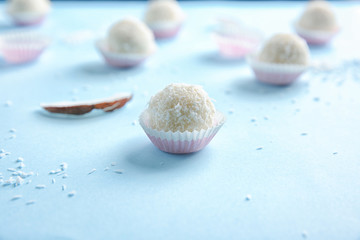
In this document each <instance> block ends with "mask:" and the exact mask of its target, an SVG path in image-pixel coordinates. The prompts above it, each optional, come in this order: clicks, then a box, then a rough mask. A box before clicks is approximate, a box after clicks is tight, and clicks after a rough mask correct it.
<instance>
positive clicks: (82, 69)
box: [74, 60, 145, 79]
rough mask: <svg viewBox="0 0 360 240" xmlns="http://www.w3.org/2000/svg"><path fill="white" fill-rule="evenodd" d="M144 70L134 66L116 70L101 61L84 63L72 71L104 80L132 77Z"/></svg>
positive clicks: (141, 66) (140, 66) (141, 67)
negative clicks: (107, 78)
mask: <svg viewBox="0 0 360 240" xmlns="http://www.w3.org/2000/svg"><path fill="white" fill-rule="evenodd" d="M144 70H145V67H144V66H143V65H139V66H135V67H132V68H116V67H112V66H109V65H107V64H106V63H104V62H103V61H100V60H99V61H92V62H86V63H83V64H81V65H77V66H76V67H75V69H74V71H75V74H79V75H81V76H85V77H88V78H89V77H91V78H94V77H95V78H99V77H101V79H106V77H111V79H113V78H114V77H116V78H117V79H119V78H120V79H121V78H126V77H132V76H134V75H137V74H139V73H142V72H143V71H144Z"/></svg>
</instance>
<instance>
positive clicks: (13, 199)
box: [11, 195, 23, 201]
mask: <svg viewBox="0 0 360 240" xmlns="http://www.w3.org/2000/svg"><path fill="white" fill-rule="evenodd" d="M22 197H23V196H22V195H15V196H13V197H12V198H11V201H15V200H18V199H20V198H22Z"/></svg>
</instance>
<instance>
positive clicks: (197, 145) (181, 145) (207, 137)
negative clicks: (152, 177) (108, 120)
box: [139, 112, 225, 154]
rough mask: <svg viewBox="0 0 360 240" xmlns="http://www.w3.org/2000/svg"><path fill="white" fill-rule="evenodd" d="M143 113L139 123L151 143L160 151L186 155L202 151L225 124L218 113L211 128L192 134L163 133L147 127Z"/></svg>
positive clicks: (222, 117)
mask: <svg viewBox="0 0 360 240" xmlns="http://www.w3.org/2000/svg"><path fill="white" fill-rule="evenodd" d="M146 118H147V117H146V114H145V112H144V113H143V114H141V116H140V119H139V122H140V125H141V127H142V128H143V129H144V131H145V133H146V135H147V136H148V137H149V139H150V140H151V142H152V143H153V144H154V145H155V146H156V147H157V148H159V149H160V150H161V151H164V152H168V153H174V154H186V153H192V152H197V151H200V150H201V149H203V148H204V147H205V146H206V145H208V144H209V142H210V141H211V140H212V139H213V137H214V136H215V135H216V133H217V132H218V131H219V130H220V128H221V127H222V125H223V124H224V123H225V117H224V116H223V114H221V113H220V112H217V114H216V122H217V123H216V124H215V126H213V127H212V128H209V129H206V130H201V131H192V132H188V131H186V132H183V133H182V132H171V131H168V132H164V131H158V130H156V129H152V128H150V127H149V126H148V123H147V119H146Z"/></svg>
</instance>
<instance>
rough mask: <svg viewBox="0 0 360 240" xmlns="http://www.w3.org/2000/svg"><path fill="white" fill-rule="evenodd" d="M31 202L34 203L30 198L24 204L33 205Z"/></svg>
mask: <svg viewBox="0 0 360 240" xmlns="http://www.w3.org/2000/svg"><path fill="white" fill-rule="evenodd" d="M33 204H35V200H30V201H28V202H26V205H33Z"/></svg>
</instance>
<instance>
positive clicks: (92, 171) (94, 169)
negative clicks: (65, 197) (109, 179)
mask: <svg viewBox="0 0 360 240" xmlns="http://www.w3.org/2000/svg"><path fill="white" fill-rule="evenodd" d="M95 171H96V168H93V169H91V170H90V172H88V175H90V174H92V173H94V172H95Z"/></svg>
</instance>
